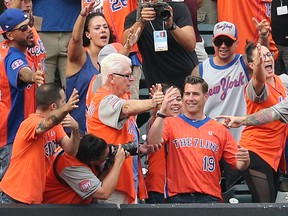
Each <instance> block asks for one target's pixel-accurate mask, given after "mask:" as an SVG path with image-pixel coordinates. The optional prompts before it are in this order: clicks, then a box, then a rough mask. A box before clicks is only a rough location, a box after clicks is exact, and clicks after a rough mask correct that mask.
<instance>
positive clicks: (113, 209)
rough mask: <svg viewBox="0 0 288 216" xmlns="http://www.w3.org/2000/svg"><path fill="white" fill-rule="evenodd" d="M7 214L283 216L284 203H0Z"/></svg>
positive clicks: (286, 209)
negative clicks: (87, 204)
mask: <svg viewBox="0 0 288 216" xmlns="http://www.w3.org/2000/svg"><path fill="white" fill-rule="evenodd" d="M0 215H9V216H16V215H17V216H18V215H19V216H20V215H21V216H76V215H77V216H250V215H253V216H263V215H265V216H284V215H288V206H287V204H284V203H282V204H281V203H274V204H266V203H261V204H260V203H259V204H253V203H239V204H228V203H220V204H218V203H217V204H155V205H153V204H139V205H120V207H119V208H118V207H117V205H113V204H107V205H97V204H92V205H89V206H86V205H51V204H48V205H47V204H45V205H18V204H16V205H0Z"/></svg>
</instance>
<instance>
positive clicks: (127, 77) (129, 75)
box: [113, 73, 134, 79]
mask: <svg viewBox="0 0 288 216" xmlns="http://www.w3.org/2000/svg"><path fill="white" fill-rule="evenodd" d="M113 74H114V75H117V76H121V77H125V78H126V79H132V78H134V76H133V74H132V73H131V74H119V73H113Z"/></svg>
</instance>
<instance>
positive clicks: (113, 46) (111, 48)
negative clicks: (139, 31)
mask: <svg viewBox="0 0 288 216" xmlns="http://www.w3.org/2000/svg"><path fill="white" fill-rule="evenodd" d="M122 48H123V45H122V44H121V43H118V42H115V43H110V44H107V45H106V46H104V47H103V48H102V49H101V50H100V52H99V54H98V63H99V64H100V63H101V61H102V60H103V59H104V58H105V57H106V56H108V55H109V54H111V53H118V52H119V51H120V50H121V49H122Z"/></svg>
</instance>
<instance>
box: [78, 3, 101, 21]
mask: <svg viewBox="0 0 288 216" xmlns="http://www.w3.org/2000/svg"><path fill="white" fill-rule="evenodd" d="M82 1H83V0H82ZM98 5H100V1H95V0H92V1H91V3H88V4H83V3H82V6H83V7H82V10H81V12H80V15H81V16H83V17H84V16H88V14H89V13H90V12H92V11H93V10H94V9H95V8H96V7H97V6H98Z"/></svg>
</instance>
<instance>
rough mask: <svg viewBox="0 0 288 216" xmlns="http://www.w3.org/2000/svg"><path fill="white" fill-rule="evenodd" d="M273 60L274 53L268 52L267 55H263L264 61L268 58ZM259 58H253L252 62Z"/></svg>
mask: <svg viewBox="0 0 288 216" xmlns="http://www.w3.org/2000/svg"><path fill="white" fill-rule="evenodd" d="M267 57H268V58H273V57H274V52H267V53H265V54H264V53H263V54H262V58H263V61H266V58H267ZM256 58H257V57H255V58H253V59H252V61H251V62H253V61H254V60H255V59H256Z"/></svg>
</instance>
